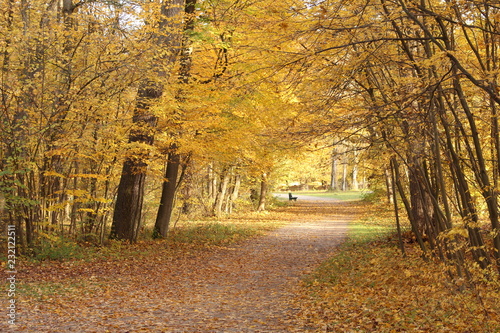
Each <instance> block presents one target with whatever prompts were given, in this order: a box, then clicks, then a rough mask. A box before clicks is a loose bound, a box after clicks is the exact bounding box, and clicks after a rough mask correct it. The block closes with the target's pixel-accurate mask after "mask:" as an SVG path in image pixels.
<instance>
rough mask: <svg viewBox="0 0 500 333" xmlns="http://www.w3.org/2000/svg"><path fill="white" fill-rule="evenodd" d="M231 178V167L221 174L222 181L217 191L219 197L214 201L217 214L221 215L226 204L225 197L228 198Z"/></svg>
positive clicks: (214, 210)
mask: <svg viewBox="0 0 500 333" xmlns="http://www.w3.org/2000/svg"><path fill="white" fill-rule="evenodd" d="M230 179H231V177H230V172H229V169H224V170H223V171H222V174H221V182H220V185H219V191H218V193H217V197H216V199H215V203H214V209H213V212H214V215H215V216H220V215H221V213H222V208H223V205H224V199H225V198H226V194H227V186H228V184H229V180H230Z"/></svg>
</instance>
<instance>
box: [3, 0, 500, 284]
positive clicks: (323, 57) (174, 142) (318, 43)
mask: <svg viewBox="0 0 500 333" xmlns="http://www.w3.org/2000/svg"><path fill="white" fill-rule="evenodd" d="M1 8H3V9H4V10H3V11H2V14H1V15H0V26H1V28H0V50H1V51H0V52H1V55H0V61H1V65H0V66H1V74H0V75H1V78H0V98H1V100H0V112H1V117H0V121H1V122H2V124H1V126H0V170H1V171H0V191H1V193H2V196H3V199H2V201H3V205H4V209H3V210H2V227H4V228H5V227H6V226H7V225H16V230H17V232H18V235H17V236H18V243H19V246H20V251H21V252H22V253H26V254H30V253H31V254H33V253H36V252H37V251H40V250H41V249H43V248H44V247H50V246H53V245H54V244H56V243H58V242H62V241H66V240H71V241H78V242H90V243H94V244H102V243H105V242H106V240H107V239H108V238H114V239H119V240H127V241H130V242H135V241H137V239H138V237H139V236H141V235H149V237H154V238H164V237H166V235H167V234H168V230H169V228H170V227H171V225H172V223H173V222H171V221H174V219H176V218H177V217H178V216H181V215H182V216H187V217H189V218H196V217H197V216H221V215H226V214H231V213H232V212H234V211H237V210H242V209H257V210H265V209H266V199H268V198H269V196H270V195H269V193H270V192H271V190H272V189H273V188H276V186H278V185H279V184H285V189H289V187H287V186H290V185H293V184H292V182H293V181H301V182H302V183H309V182H312V181H319V182H320V184H321V186H324V187H325V186H326V187H329V189H330V190H337V189H344V190H345V189H347V188H358V187H360V186H361V187H363V186H368V185H369V186H370V189H371V190H372V191H374V193H378V192H380V191H382V192H384V193H387V195H388V200H389V201H390V202H391V203H392V204H393V205H394V211H395V212H396V215H395V216H396V221H397V222H398V226H399V216H400V214H399V213H400V211H404V212H405V215H406V216H407V217H408V219H409V221H410V223H411V232H412V234H413V237H414V239H415V241H416V242H417V243H418V244H419V247H420V250H421V251H422V253H423V256H424V257H432V256H434V257H437V258H439V259H440V260H442V261H443V262H445V263H447V264H448V265H449V269H450V274H454V275H457V276H460V277H464V278H472V275H473V274H472V272H480V274H481V276H483V277H485V278H486V279H491V278H492V277H493V279H495V276H496V277H497V276H498V275H497V274H498V270H499V269H500V227H499V213H498V212H499V205H498V192H499V191H498V190H499V184H498V182H499V176H500V163H499V159H500V135H499V126H498V106H499V103H500V94H499V86H498V83H499V82H498V79H499V78H498V75H499V57H498V51H499V43H500V38H499V37H500V35H499V33H500V4H498V3H497V2H495V1H462V0H456V1H434V0H427V1H426V0H422V1H409V0H396V1H387V0H364V1H357V0H355V1H286V0H285V1H272V2H271V1H255V2H250V1H240V0H236V1H225V0H221V1H217V0H216V1H196V0H187V1H186V2H184V1H179V0H173V1H164V2H160V1H135V2H134V1H119V0H116V1H73V0H61V1H42V0H34V1H22V0H21V1H16V0H2V1H1ZM311 152H314V154H311ZM306 156H312V157H306ZM331 175H333V176H331ZM358 181H359V183H361V185H360V184H358ZM287 182H288V184H287ZM316 184H317V183H316ZM317 186H320V185H319V184H317ZM395 198H397V199H396V200H395ZM398 229H399V228H398ZM399 240H400V244H402V240H403V238H402V236H401V233H400V237H399ZM401 248H402V250H404V247H401Z"/></svg>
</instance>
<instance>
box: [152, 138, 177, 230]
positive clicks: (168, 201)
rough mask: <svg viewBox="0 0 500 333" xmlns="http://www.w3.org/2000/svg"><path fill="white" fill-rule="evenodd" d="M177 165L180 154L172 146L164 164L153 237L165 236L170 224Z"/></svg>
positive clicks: (175, 187)
mask: <svg viewBox="0 0 500 333" xmlns="http://www.w3.org/2000/svg"><path fill="white" fill-rule="evenodd" d="M179 165H180V156H179V154H177V147H172V152H171V153H170V154H169V156H168V161H167V165H166V170H165V180H164V181H163V186H162V191H161V200H160V207H159V208H158V213H157V215H156V222H155V226H154V230H153V238H164V237H166V236H167V233H168V228H169V225H170V217H171V216H172V211H173V209H174V201H175V200H174V199H175V192H176V189H177V177H178V175H179Z"/></svg>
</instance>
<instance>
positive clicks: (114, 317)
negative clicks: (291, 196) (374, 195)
mask: <svg viewBox="0 0 500 333" xmlns="http://www.w3.org/2000/svg"><path fill="white" fill-rule="evenodd" d="M295 205H296V206H295V207H294V209H296V210H297V212H301V211H302V212H305V211H307V212H309V213H310V212H311V211H316V210H323V211H324V213H323V214H321V215H322V218H318V219H316V220H313V219H310V218H309V217H308V215H307V214H302V215H301V214H300V213H298V214H297V218H298V219H299V221H297V222H293V223H291V224H289V225H287V226H285V227H283V228H280V229H278V230H276V231H273V232H270V233H269V234H267V235H266V236H262V237H258V238H254V239H251V240H249V241H246V242H244V243H241V244H239V245H236V246H232V247H230V248H224V249H217V250H211V251H210V252H209V253H208V254H205V255H204V256H200V255H199V254H196V253H194V254H192V255H191V254H189V253H187V254H186V256H185V257H184V258H183V259H182V260H177V261H176V260H172V261H170V262H168V259H165V258H163V257H162V256H161V254H160V253H159V255H158V258H157V259H158V261H155V260H154V258H153V259H150V260H147V261H148V262H137V263H135V264H134V263H132V264H130V263H127V262H122V263H116V265H115V266H113V267H114V268H113V267H94V269H93V270H92V271H91V272H87V271H82V272H79V273H78V274H79V276H74V277H71V279H74V283H75V285H76V287H75V290H73V291H72V292H68V293H67V294H64V296H59V297H54V298H49V299H43V300H41V301H40V302H38V303H36V305H33V303H32V302H29V303H28V302H27V303H26V304H25V305H26V308H24V309H23V308H22V303H21V309H20V313H19V314H20V318H19V323H20V324H21V325H20V326H19V327H18V331H21V332H203V333H205V332H306V331H309V328H307V327H298V326H297V322H296V321H295V320H294V315H295V314H296V312H297V310H298V309H296V308H294V307H295V306H294V305H293V303H292V302H290V301H291V300H292V299H293V296H294V294H293V289H294V288H295V287H296V286H297V285H298V281H299V280H300V278H301V277H303V276H304V274H306V273H307V272H309V271H310V270H312V269H314V267H316V266H317V265H318V264H319V263H320V262H321V261H322V260H324V259H326V258H327V257H328V256H329V255H330V254H331V253H332V252H333V251H334V250H335V247H336V246H337V245H338V244H339V243H340V242H341V241H342V239H343V237H344V235H345V233H346V226H347V223H348V222H349V219H350V217H349V215H347V214H346V213H345V212H344V211H342V209H340V208H341V207H342V205H343V203H341V202H330V203H327V202H305V201H302V202H298V203H297V204H295ZM166 261H167V262H166ZM124 266H125V267H124ZM69 271H70V270H69V269H68V272H69ZM74 271H75V270H74V269H73V270H72V272H74ZM82 280H83V281H85V282H89V283H90V285H95V286H99V287H96V288H97V289H92V288H88V287H81V289H80V290H79V287H78V286H79V283H78V282H82ZM93 282H95V283H94V284H93ZM84 285H86V284H84ZM310 329H311V330H312V328H310ZM0 331H2V330H1V326H0ZM14 332H15V331H14Z"/></svg>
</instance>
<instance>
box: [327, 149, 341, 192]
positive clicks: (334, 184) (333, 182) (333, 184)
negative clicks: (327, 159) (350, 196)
mask: <svg viewBox="0 0 500 333" xmlns="http://www.w3.org/2000/svg"><path fill="white" fill-rule="evenodd" d="M338 164H339V157H338V151H337V147H335V146H334V147H333V151H332V171H331V174H330V189H329V190H330V191H332V192H333V191H337V190H338V189H339V184H338V180H337V173H338V170H337V169H338Z"/></svg>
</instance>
